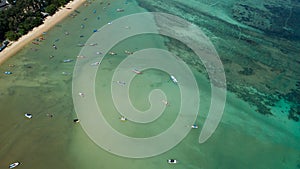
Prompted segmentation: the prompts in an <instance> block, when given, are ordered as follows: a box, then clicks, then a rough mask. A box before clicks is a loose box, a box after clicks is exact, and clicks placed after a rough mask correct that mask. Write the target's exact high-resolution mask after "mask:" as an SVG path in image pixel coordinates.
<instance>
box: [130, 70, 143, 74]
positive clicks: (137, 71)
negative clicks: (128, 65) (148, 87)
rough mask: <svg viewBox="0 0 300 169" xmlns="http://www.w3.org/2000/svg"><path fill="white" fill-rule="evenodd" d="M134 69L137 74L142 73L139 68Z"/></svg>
mask: <svg viewBox="0 0 300 169" xmlns="http://www.w3.org/2000/svg"><path fill="white" fill-rule="evenodd" d="M132 71H133V72H134V73H135V74H142V72H141V71H139V70H137V69H133V70H132Z"/></svg>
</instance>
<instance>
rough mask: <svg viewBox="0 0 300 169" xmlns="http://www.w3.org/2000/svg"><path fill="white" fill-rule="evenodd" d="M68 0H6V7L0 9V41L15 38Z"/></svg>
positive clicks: (40, 21)
mask: <svg viewBox="0 0 300 169" xmlns="http://www.w3.org/2000/svg"><path fill="white" fill-rule="evenodd" d="M69 1H70V0H8V2H9V5H8V7H6V8H4V9H3V10H1V11H0V41H3V40H5V39H8V40H12V41H14V40H17V39H18V38H19V37H21V36H22V35H24V34H26V33H27V32H29V31H30V30H32V29H33V28H34V27H37V26H39V25H41V24H42V23H43V20H44V18H45V17H46V16H44V15H43V14H42V12H45V13H48V14H49V15H53V14H54V13H55V12H56V11H57V10H58V9H59V7H61V6H64V5H65V4H67V3H68V2H69Z"/></svg>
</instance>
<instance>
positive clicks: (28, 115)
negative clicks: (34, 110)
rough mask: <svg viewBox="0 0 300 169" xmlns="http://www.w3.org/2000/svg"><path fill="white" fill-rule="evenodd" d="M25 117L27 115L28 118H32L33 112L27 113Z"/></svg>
mask: <svg viewBox="0 0 300 169" xmlns="http://www.w3.org/2000/svg"><path fill="white" fill-rule="evenodd" d="M24 116H25V117H27V118H29V119H31V118H32V114H30V113H25V115H24Z"/></svg>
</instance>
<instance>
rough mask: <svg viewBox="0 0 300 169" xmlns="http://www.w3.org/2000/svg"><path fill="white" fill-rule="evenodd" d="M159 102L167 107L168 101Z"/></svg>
mask: <svg viewBox="0 0 300 169" xmlns="http://www.w3.org/2000/svg"><path fill="white" fill-rule="evenodd" d="M161 102H163V104H164V105H168V104H169V103H168V101H167V100H162V101H161Z"/></svg>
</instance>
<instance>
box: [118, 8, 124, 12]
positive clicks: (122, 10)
mask: <svg viewBox="0 0 300 169" xmlns="http://www.w3.org/2000/svg"><path fill="white" fill-rule="evenodd" d="M116 11H117V12H124V9H122V8H118V9H117V10H116Z"/></svg>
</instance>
